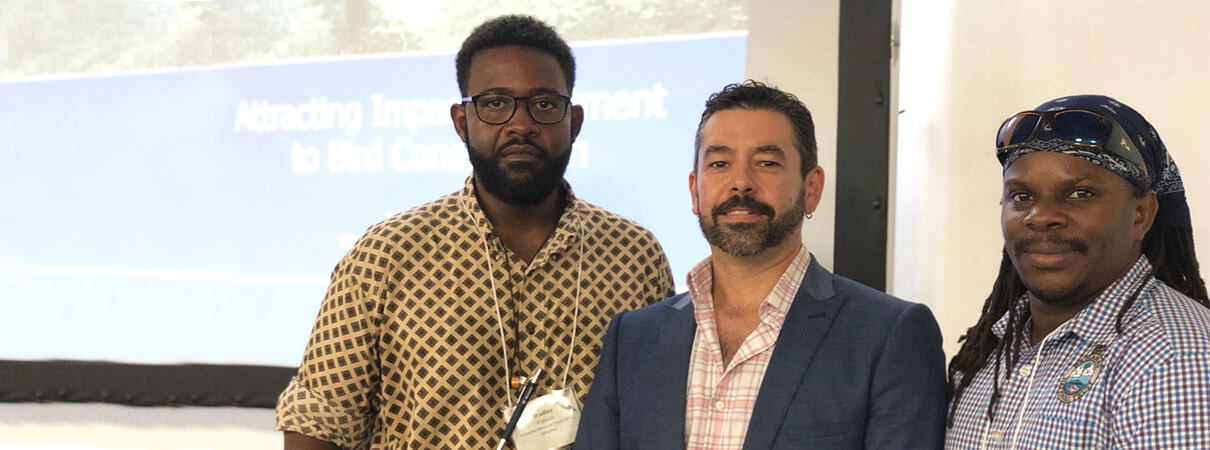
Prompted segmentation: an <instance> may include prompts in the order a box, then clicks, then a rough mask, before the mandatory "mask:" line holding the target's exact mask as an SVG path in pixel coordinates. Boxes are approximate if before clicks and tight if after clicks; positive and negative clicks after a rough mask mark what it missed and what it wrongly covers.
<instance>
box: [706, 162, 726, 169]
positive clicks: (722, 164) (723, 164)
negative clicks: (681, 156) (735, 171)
mask: <svg viewBox="0 0 1210 450" xmlns="http://www.w3.org/2000/svg"><path fill="white" fill-rule="evenodd" d="M706 167H709V168H712V169H722V168H724V167H727V163H726V162H725V161H714V162H712V163H709V164H706Z"/></svg>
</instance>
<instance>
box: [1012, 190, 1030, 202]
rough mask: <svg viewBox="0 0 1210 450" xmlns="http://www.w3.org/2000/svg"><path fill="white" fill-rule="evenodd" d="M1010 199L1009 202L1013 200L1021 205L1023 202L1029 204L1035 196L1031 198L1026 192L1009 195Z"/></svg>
mask: <svg viewBox="0 0 1210 450" xmlns="http://www.w3.org/2000/svg"><path fill="white" fill-rule="evenodd" d="M1008 198H1009V200H1012V201H1014V202H1017V203H1021V202H1028V201H1030V200H1032V199H1033V196H1031V195H1029V194H1028V193H1025V192H1013V193H1011V194H1008Z"/></svg>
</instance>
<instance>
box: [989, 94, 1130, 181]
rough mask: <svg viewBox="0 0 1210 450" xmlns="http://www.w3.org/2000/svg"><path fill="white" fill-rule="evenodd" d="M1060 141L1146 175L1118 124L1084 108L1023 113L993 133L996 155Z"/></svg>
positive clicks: (1126, 135) (1007, 121) (1006, 121)
mask: <svg viewBox="0 0 1210 450" xmlns="http://www.w3.org/2000/svg"><path fill="white" fill-rule="evenodd" d="M1048 139H1059V140H1060V141H1062V142H1063V143H1065V144H1069V145H1073V146H1076V147H1086V148H1090V149H1098V150H1100V151H1102V152H1105V153H1109V154H1112V155H1116V156H1118V157H1120V158H1122V159H1124V160H1126V161H1129V162H1130V163H1131V164H1134V165H1135V166H1138V168H1139V170H1142V172H1143V174H1144V175H1146V174H1147V164H1146V163H1145V162H1144V161H1143V155H1142V154H1141V153H1139V151H1138V149H1136V148H1134V145H1133V144H1132V143H1131V141H1130V137H1129V135H1128V134H1126V130H1123V129H1122V126H1121V125H1118V123H1117V122H1115V121H1113V120H1112V119H1110V118H1108V117H1105V116H1104V115H1102V114H1100V113H1098V112H1095V111H1089V110H1086V109H1064V110H1059V111H1046V112H1038V111H1023V112H1019V113H1017V114H1014V115H1013V116H1012V117H1009V118H1008V120H1005V121H1004V123H1003V124H1001V125H1000V132H999V133H997V134H996V151H997V153H999V152H1003V151H1005V150H1011V149H1013V148H1016V147H1020V146H1023V145H1025V144H1027V143H1029V142H1030V141H1034V140H1048Z"/></svg>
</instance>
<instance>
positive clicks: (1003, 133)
mask: <svg viewBox="0 0 1210 450" xmlns="http://www.w3.org/2000/svg"><path fill="white" fill-rule="evenodd" d="M1039 117H1040V116H1039V115H1038V113H1033V112H1024V113H1020V114H1017V115H1015V116H1012V117H1009V118H1008V120H1006V121H1004V125H1001V126H1000V133H999V134H997V135H996V148H1004V147H1008V146H1010V145H1015V144H1020V143H1022V142H1025V140H1027V139H1029V137H1030V136H1032V135H1033V134H1034V128H1035V127H1037V126H1038V118H1039Z"/></svg>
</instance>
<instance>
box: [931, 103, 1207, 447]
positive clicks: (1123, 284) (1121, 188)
mask: <svg viewBox="0 0 1210 450" xmlns="http://www.w3.org/2000/svg"><path fill="white" fill-rule="evenodd" d="M996 156H997V157H998V158H999V160H1000V163H1001V165H1002V166H1003V167H1004V190H1003V197H1002V198H1001V205H1002V212H1001V219H1002V222H1003V231H1004V260H1003V262H1002V263H1001V264H1000V276H999V278H998V279H997V280H996V284H995V286H994V287H993V289H992V293H991V295H990V296H988V298H987V301H986V302H985V303H984V305H983V313H982V316H981V317H980V318H979V322H978V323H976V324H975V326H973V327H971V328H970V329H969V330H967V332H966V334H965V335H964V336H963V337H962V338H961V339H960V340H961V341H962V348H961V350H959V351H958V354H957V355H956V356H955V357H954V359H953V360H952V361H951V362H950V366H949V394H950V412H949V422H948V425H949V433H948V435H947V437H946V447H947V448H954V449H965V448H1108V447H1113V448H1147V449H1154V448H1210V309H1208V307H1210V303H1208V301H1207V297H1206V287H1205V283H1204V282H1203V281H1202V278H1201V276H1200V275H1199V273H1198V264H1197V259H1196V257H1195V255H1194V252H1193V238H1192V226H1191V222H1190V218H1189V207H1188V204H1187V203H1186V202H1185V192H1184V186H1183V184H1182V183H1181V178H1180V173H1179V171H1178V170H1177V167H1176V164H1175V163H1174V162H1173V160H1172V158H1171V156H1169V155H1168V152H1167V150H1166V149H1165V148H1164V143H1163V142H1162V141H1161V140H1160V137H1159V134H1157V133H1156V131H1155V129H1154V128H1152V126H1151V125H1150V124H1149V123H1148V122H1147V121H1146V120H1145V119H1144V118H1143V117H1142V116H1141V115H1139V113H1137V112H1135V110H1134V109H1132V108H1130V107H1129V106H1127V105H1124V104H1122V103H1120V102H1117V101H1115V100H1114V99H1111V98H1109V97H1104V96H1091V95H1084V96H1073V97H1064V98H1060V99H1056V100H1052V101H1049V102H1046V103H1044V104H1042V105H1041V106H1038V107H1037V108H1035V109H1034V110H1033V111H1026V112H1022V113H1018V114H1016V115H1014V116H1012V117H1010V118H1009V119H1008V120H1006V121H1005V122H1004V124H1003V125H1002V126H1001V127H1000V132H999V134H998V136H997V138H996Z"/></svg>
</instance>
